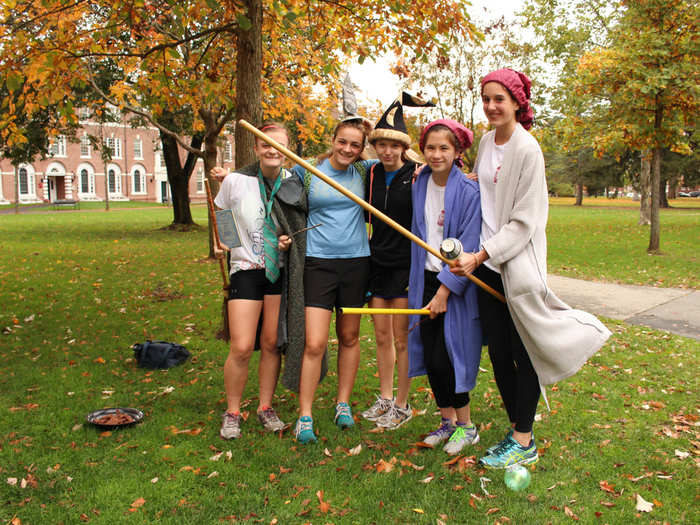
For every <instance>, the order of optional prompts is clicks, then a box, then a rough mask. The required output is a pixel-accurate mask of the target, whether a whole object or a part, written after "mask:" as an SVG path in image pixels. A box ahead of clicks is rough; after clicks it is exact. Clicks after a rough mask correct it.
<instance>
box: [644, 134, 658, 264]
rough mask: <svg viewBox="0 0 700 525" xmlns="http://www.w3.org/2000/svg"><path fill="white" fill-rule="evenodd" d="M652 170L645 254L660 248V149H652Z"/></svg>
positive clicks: (655, 251)
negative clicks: (648, 230)
mask: <svg viewBox="0 0 700 525" xmlns="http://www.w3.org/2000/svg"><path fill="white" fill-rule="evenodd" d="M652 164H653V169H652V173H651V229H650V232H649V248H647V252H649V253H658V252H659V246H660V234H661V227H660V224H659V206H660V204H661V202H660V201H661V193H660V185H659V180H660V179H661V148H654V155H653V158H652Z"/></svg>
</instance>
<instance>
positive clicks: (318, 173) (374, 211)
mask: <svg viewBox="0 0 700 525" xmlns="http://www.w3.org/2000/svg"><path fill="white" fill-rule="evenodd" d="M238 124H239V125H240V126H243V127H244V128H245V129H247V130H248V131H250V132H251V133H252V134H253V135H255V136H256V137H258V138H259V139H260V140H262V141H264V142H267V143H268V144H269V145H270V146H272V147H273V148H275V149H276V150H277V151H279V152H280V153H282V154H283V155H284V156H285V157H287V158H289V159H291V160H293V161H294V162H296V163H297V164H299V165H300V166H302V167H303V168H304V169H307V170H309V171H310V172H311V173H313V174H314V175H316V176H317V177H318V178H319V179H321V180H322V181H323V182H325V183H326V184H328V185H330V186H331V187H333V188H334V189H336V190H338V191H339V192H340V193H342V194H343V195H345V196H346V197H347V198H348V199H350V200H351V201H353V202H354V203H355V204H358V205H359V206H361V207H362V208H364V209H365V210H367V211H368V212H370V213H371V214H372V215H374V216H376V217H377V218H378V219H379V220H381V221H384V222H385V223H386V224H388V225H389V226H391V227H392V228H393V229H394V230H396V231H397V232H399V233H400V234H401V235H403V236H404V237H408V238H409V239H410V240H411V241H413V242H415V243H416V244H417V245H418V246H420V247H421V248H423V249H424V250H425V251H427V252H429V253H432V254H433V255H434V256H435V257H437V258H438V259H440V260H441V261H443V262H445V263H447V264H449V265H450V266H453V265H454V263H455V262H454V261H453V260H450V259H448V258H446V257H445V256H443V255H442V254H441V253H440V252H439V251H438V250H436V249H435V248H433V247H432V246H430V245H429V244H428V243H426V242H425V241H424V240H423V239H421V238H420V237H418V236H417V235H414V234H413V233H411V232H410V231H409V230H407V229H406V228H404V227H403V226H401V225H400V224H399V223H398V222H396V221H395V220H394V219H392V218H391V217H389V216H388V215H385V214H384V213H382V212H381V211H379V210H378V209H377V208H375V207H374V206H372V205H371V204H369V203H368V202H366V201H364V200H362V199H360V198H359V197H358V196H357V195H355V194H354V193H353V192H351V191H349V190H348V189H346V188H345V187H344V186H342V185H340V184H338V183H337V182H336V181H334V180H333V179H331V178H330V177H328V176H327V175H325V174H323V173H322V172H321V171H319V170H318V168H316V167H315V166H312V165H311V164H309V163H308V162H306V161H305V160H304V159H302V158H301V157H299V156H298V155H296V154H294V153H292V152H291V151H289V150H288V149H287V148H285V147H284V146H282V145H281V144H279V143H278V142H276V141H274V140H272V139H271V138H270V137H268V136H267V135H265V133H263V132H262V131H260V130H259V129H258V128H256V127H255V126H253V125H252V124H250V123H249V122H247V121H245V120H243V119H241V120H239V121H238ZM467 278H468V279H469V280H470V281H472V282H473V283H474V284H476V285H477V286H479V287H480V288H482V289H483V290H486V291H487V292H488V293H490V294H491V295H493V296H494V297H495V298H496V299H498V300H499V301H501V302H504V303H505V302H506V298H505V297H503V295H502V294H500V293H499V292H497V291H496V290H494V289H493V288H491V287H490V286H489V285H488V284H486V283H485V282H483V281H482V280H481V279H479V278H478V277H474V276H473V275H471V274H470V275H467Z"/></svg>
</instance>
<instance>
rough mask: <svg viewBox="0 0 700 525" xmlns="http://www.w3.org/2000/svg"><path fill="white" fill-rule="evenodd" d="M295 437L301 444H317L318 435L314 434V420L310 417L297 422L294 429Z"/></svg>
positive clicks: (304, 417)
mask: <svg viewBox="0 0 700 525" xmlns="http://www.w3.org/2000/svg"><path fill="white" fill-rule="evenodd" d="M294 436H295V437H296V438H297V441H298V442H299V443H301V444H302V445H303V444H306V443H315V442H316V434H314V420H313V419H311V418H310V417H309V416H302V417H300V418H299V419H298V420H297V426H296V427H295V428H294Z"/></svg>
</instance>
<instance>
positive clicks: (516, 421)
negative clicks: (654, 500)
mask: <svg viewBox="0 0 700 525" xmlns="http://www.w3.org/2000/svg"><path fill="white" fill-rule="evenodd" d="M481 97H482V102H483V107H484V113H485V114H486V118H487V119H488V121H489V124H491V125H492V126H493V127H494V128H495V129H494V130H493V131H490V132H489V133H487V134H486V135H484V137H483V138H482V140H481V143H480V145H479V153H478V156H477V159H476V164H475V170H474V171H475V173H476V176H477V177H478V181H479V189H480V193H481V212H482V227H481V238H480V242H481V249H480V250H479V251H478V252H476V253H463V254H462V255H461V256H460V258H459V259H458V263H457V264H456V265H455V266H454V268H453V269H452V271H453V272H454V273H457V274H458V275H466V274H469V273H472V272H474V275H475V276H477V277H479V278H480V279H481V280H482V281H484V282H486V283H487V284H488V285H490V286H491V287H493V288H495V289H496V290H498V291H500V292H502V293H503V294H504V295H505V296H506V299H507V304H503V303H501V302H499V301H498V300H497V299H495V298H494V297H493V296H491V295H490V294H488V293H485V292H483V291H481V290H479V315H480V317H481V324H482V329H483V331H484V333H485V335H486V338H487V341H488V347H489V356H490V358H491V363H492V364H493V370H494V376H495V379H496V384H497V385H498V389H499V391H500V393H501V398H502V399H503V403H504V405H505V408H506V412H507V413H508V418H509V420H510V423H511V426H510V428H509V430H508V432H507V434H506V436H505V438H504V439H503V440H501V442H500V443H498V444H496V445H494V446H492V447H490V448H489V449H487V451H486V452H487V453H486V456H484V457H483V458H481V459H480V463H481V464H482V465H484V466H486V467H489V468H506V467H508V466H511V465H515V464H529V463H534V462H535V461H537V459H538V455H537V447H536V445H535V440H534V435H533V432H532V425H533V422H534V419H535V411H536V409H537V403H538V401H539V397H540V385H548V384H551V383H554V382H556V381H559V380H561V379H564V378H566V377H569V376H571V375H572V374H574V373H575V372H576V371H577V370H578V369H579V368H580V367H581V366H582V365H583V364H584V363H585V362H586V360H587V359H588V358H589V357H590V356H591V355H593V354H594V353H595V352H596V351H597V350H598V349H599V348H600V347H601V346H602V345H603V343H604V342H605V341H606V339H607V338H608V337H609V336H610V331H609V330H608V329H607V328H605V326H604V325H603V324H602V323H600V321H598V319H596V318H595V317H594V316H592V315H590V314H588V313H586V312H582V311H579V310H573V309H571V308H570V307H569V306H568V305H566V304H565V303H563V302H562V301H561V300H559V299H558V298H557V297H556V296H555V295H554V294H553V293H552V291H551V290H550V289H549V288H548V287H547V240H546V236H545V227H546V225H547V212H548V198H547V197H548V196H547V183H546V180H545V171H544V158H543V156H542V151H541V150H540V147H539V144H538V143H537V141H536V140H535V138H534V137H533V136H532V135H530V134H529V133H528V132H527V131H526V130H527V129H529V128H530V126H531V125H532V120H533V116H532V110H531V108H530V79H529V78H527V76H525V75H524V74H523V73H519V72H517V71H514V70H512V69H500V70H498V71H494V72H492V73H489V74H488V75H486V76H485V77H484V79H483V80H482V81H481Z"/></svg>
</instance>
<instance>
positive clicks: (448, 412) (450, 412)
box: [440, 407, 457, 425]
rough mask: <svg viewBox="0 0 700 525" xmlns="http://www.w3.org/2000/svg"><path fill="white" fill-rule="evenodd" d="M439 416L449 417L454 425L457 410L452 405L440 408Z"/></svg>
mask: <svg viewBox="0 0 700 525" xmlns="http://www.w3.org/2000/svg"><path fill="white" fill-rule="evenodd" d="M440 416H442V418H443V419H449V420H450V423H452V425H454V424H455V423H456V422H457V412H456V411H455V409H454V408H453V407H445V408H441V409H440Z"/></svg>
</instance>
